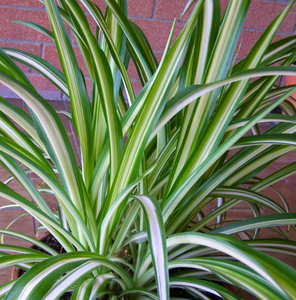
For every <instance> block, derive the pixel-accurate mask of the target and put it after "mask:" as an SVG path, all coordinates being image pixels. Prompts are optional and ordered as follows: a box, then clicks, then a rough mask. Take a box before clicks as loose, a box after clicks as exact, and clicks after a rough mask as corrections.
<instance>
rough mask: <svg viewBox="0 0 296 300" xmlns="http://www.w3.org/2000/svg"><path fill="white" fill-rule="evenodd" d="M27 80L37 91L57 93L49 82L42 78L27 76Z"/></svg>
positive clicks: (56, 89)
mask: <svg viewBox="0 0 296 300" xmlns="http://www.w3.org/2000/svg"><path fill="white" fill-rule="evenodd" d="M28 78H29V80H30V81H31V83H32V84H33V86H34V87H35V89H36V90H37V91H53V92H57V91H59V89H58V88H56V87H55V86H54V85H53V84H52V83H51V82H50V81H48V80H47V79H45V78H44V77H43V76H38V75H34V76H33V75H28Z"/></svg>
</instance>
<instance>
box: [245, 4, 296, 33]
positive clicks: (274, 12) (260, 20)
mask: <svg viewBox="0 0 296 300" xmlns="http://www.w3.org/2000/svg"><path fill="white" fill-rule="evenodd" d="M285 7H286V4H284V3H276V2H268V1H258V0H256V1H252V2H251V5H250V8H249V11H248V14H247V18H246V21H245V23H244V28H249V29H260V30H265V29H266V28H267V26H268V25H269V24H270V23H271V22H272V21H273V20H274V19H275V18H276V17H277V16H278V15H279V14H280V13H281V12H282V11H283V10H284V9H285ZM295 20H296V7H295V6H293V7H292V9H291V10H290V12H289V13H288V15H287V16H286V18H285V20H284V22H283V24H282V25H281V26H280V28H279V32H283V33H293V31H294V29H295Z"/></svg>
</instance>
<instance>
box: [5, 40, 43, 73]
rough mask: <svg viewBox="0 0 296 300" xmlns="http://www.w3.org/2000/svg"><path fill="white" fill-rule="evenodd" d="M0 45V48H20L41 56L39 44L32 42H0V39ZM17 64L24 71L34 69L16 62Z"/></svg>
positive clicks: (28, 71) (30, 71)
mask: <svg viewBox="0 0 296 300" xmlns="http://www.w3.org/2000/svg"><path fill="white" fill-rule="evenodd" d="M0 47H1V48H13V49H18V50H22V51H25V52H28V53H31V54H34V55H37V56H39V57H40V56H41V45H34V44H24V43H13V42H1V41H0ZM17 65H18V66H19V67H20V68H21V70H22V71H23V72H25V73H35V72H36V71H35V70H33V69H31V68H29V67H27V66H25V65H23V64H20V63H17Z"/></svg>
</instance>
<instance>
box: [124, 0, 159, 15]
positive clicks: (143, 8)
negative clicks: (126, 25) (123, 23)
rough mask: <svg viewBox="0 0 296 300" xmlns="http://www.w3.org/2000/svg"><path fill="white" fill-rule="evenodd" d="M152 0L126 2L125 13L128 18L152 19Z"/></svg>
mask: <svg viewBox="0 0 296 300" xmlns="http://www.w3.org/2000/svg"><path fill="white" fill-rule="evenodd" d="M153 5H154V1H153V0H128V1H127V12H128V15H129V16H137V17H146V18H152V13H153Z"/></svg>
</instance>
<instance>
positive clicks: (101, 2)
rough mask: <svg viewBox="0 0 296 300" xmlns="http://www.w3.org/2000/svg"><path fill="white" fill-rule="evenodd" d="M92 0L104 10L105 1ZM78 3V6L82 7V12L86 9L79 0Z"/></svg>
mask: <svg viewBox="0 0 296 300" xmlns="http://www.w3.org/2000/svg"><path fill="white" fill-rule="evenodd" d="M92 2H93V3H94V4H96V5H97V6H98V7H99V8H100V10H101V11H102V12H103V13H104V12H105V10H106V3H105V2H104V0H92ZM78 4H79V6H80V7H81V8H82V10H83V11H84V12H85V11H87V9H86V8H85V6H84V5H83V4H82V3H81V2H80V1H78Z"/></svg>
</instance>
